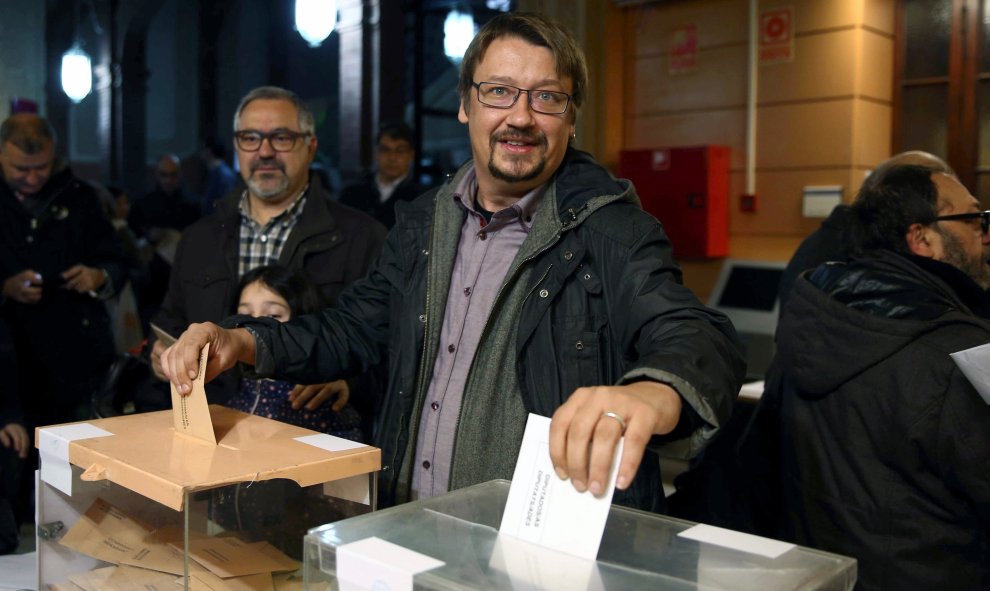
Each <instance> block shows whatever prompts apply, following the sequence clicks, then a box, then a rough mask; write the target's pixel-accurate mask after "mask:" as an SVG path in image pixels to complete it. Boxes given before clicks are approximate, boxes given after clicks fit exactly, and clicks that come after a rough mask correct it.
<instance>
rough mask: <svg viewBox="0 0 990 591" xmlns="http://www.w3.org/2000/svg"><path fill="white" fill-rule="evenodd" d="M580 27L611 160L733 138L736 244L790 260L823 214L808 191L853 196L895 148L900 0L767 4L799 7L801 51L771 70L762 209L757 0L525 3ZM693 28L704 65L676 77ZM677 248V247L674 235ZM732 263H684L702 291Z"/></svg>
mask: <svg viewBox="0 0 990 591" xmlns="http://www.w3.org/2000/svg"><path fill="white" fill-rule="evenodd" d="M519 4H520V9H521V10H535V11H539V12H543V13H544V14H548V15H550V16H552V17H554V18H556V19H558V20H560V21H561V22H562V23H563V24H565V25H566V26H568V27H569V28H571V29H572V30H574V31H575V33H576V35H577V36H578V38H579V39H580V40H581V42H582V43H583V44H584V46H585V50H586V53H587V56H588V65H589V75H590V78H591V86H592V87H593V89H592V92H591V93H589V99H588V103H587V104H586V105H585V107H584V108H583V110H582V112H581V116H580V119H579V127H578V146H579V147H581V148H582V149H585V150H588V151H590V152H592V153H593V154H595V155H596V156H597V157H598V158H599V159H600V160H601V161H602V162H604V163H605V164H606V165H608V166H610V167H612V168H613V170H614V169H615V168H616V165H617V163H618V153H619V150H621V149H626V148H629V149H634V148H649V147H658V146H692V145H700V144H723V145H728V146H729V147H730V148H731V150H732V161H731V162H732V164H731V170H730V177H731V178H730V181H731V182H730V187H731V188H730V200H729V203H730V207H729V216H730V226H729V228H730V229H729V232H730V251H731V256H733V257H736V258H750V259H774V260H786V259H788V258H790V256H791V254H792V253H793V251H794V249H795V248H796V247H797V245H798V244H799V243H800V241H801V240H802V239H803V238H804V237H805V236H807V235H808V234H809V233H810V232H812V231H814V229H815V228H817V227H818V225H819V224H820V223H821V219H816V218H804V217H803V216H802V213H801V205H802V199H801V197H802V188H803V187H804V186H807V185H841V186H842V187H843V199H844V200H845V201H847V202H848V201H850V200H851V199H852V198H853V196H854V195H855V192H856V190H858V188H859V185H860V183H861V182H862V179H863V178H864V176H865V174H866V172H867V171H869V170H870V168H872V167H873V166H874V165H875V164H876V163H878V162H880V161H881V160H883V159H885V158H887V157H888V156H889V155H890V126H891V90H892V73H893V67H894V63H893V60H894V56H893V33H894V4H895V0H761V1H760V2H759V9H760V10H767V9H772V8H776V7H786V6H790V7H792V8H793V10H794V39H795V43H794V60H793V61H792V62H789V63H779V64H767V65H762V66H760V67H759V72H758V76H759V78H758V81H759V88H758V93H757V135H756V143H757V147H756V193H757V195H758V198H759V207H758V209H757V211H756V212H753V213H749V212H743V211H741V210H740V207H739V201H740V197H741V195H742V194H743V193H744V192H745V188H746V183H745V165H746V98H747V80H748V74H747V59H748V41H749V24H748V18H749V2H748V0H679V1H678V0H668V1H665V2H652V3H650V2H647V3H644V4H642V5H638V6H630V7H626V8H619V7H616V6H615V4H614V2H613V1H612V0H587V1H584V2H574V1H573V0H520V3H519ZM689 24H694V25H696V26H697V30H698V42H699V51H698V66H697V68H696V69H695V70H694V71H691V72H688V73H683V74H675V75H671V74H669V73H668V61H669V51H668V49H669V45H670V34H671V31H672V30H673V29H675V28H677V27H681V26H684V25H689ZM675 250H676V245H675ZM720 265H721V262H720V261H711V262H685V263H684V264H683V266H684V270H685V282H686V283H687V284H688V285H689V286H691V287H692V288H693V289H694V290H695V291H696V292H697V293H698V294H699V296H701V297H702V298H705V297H707V294H708V292H709V291H710V289H711V286H712V284H713V283H714V280H715V277H716V275H717V273H718V269H719V267H720Z"/></svg>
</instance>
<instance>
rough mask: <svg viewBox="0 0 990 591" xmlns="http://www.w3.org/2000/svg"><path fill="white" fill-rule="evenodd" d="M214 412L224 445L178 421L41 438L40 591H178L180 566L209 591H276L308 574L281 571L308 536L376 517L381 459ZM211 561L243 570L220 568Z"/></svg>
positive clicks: (125, 420)
mask: <svg viewBox="0 0 990 591" xmlns="http://www.w3.org/2000/svg"><path fill="white" fill-rule="evenodd" d="M209 411H210V414H211V422H212V425H213V428H214V429H215V432H216V437H217V443H216V444H211V443H208V442H204V441H202V440H199V439H196V438H194V437H188V436H185V435H182V434H180V433H177V432H176V431H175V429H174V427H173V423H172V413H171V411H162V412H158V413H147V414H142V415H130V416H124V417H114V418H110V419H100V420H95V421H91V422H89V423H74V424H71V425H60V426H54V427H45V428H42V429H39V430H38V434H37V439H38V446H39V451H40V453H41V482H40V483H39V486H38V523H39V538H38V562H39V573H40V574H39V588H45V585H52V584H55V585H58V584H65V583H66V582H69V581H73V579H71V578H70V577H76V578H77V579H79V580H80V581H83V580H85V581H90V583H87V584H92V580H99V579H100V577H110V576H113V577H115V578H114V579H112V581H118V580H122V579H123V578H126V580H128V581H130V580H134V578H135V577H137V578H138V580H140V581H145V582H147V581H154V580H158V579H159V578H161V577H162V576H163V575H162V574H148V573H143V572H141V571H140V570H135V569H144V570H147V571H152V572H153V573H168V574H170V575H171V576H172V577H173V582H174V579H175V577H182V578H184V577H185V575H184V573H185V572H186V571H185V570H184V569H183V570H181V571H180V572H178V573H176V572H174V571H176V570H178V569H177V567H176V566H175V565H176V564H179V565H180V566H184V565H185V564H186V563H188V564H189V571H188V572H189V573H190V574H189V576H190V577H192V576H193V574H195V576H196V577H198V578H199V581H198V583H197V585H200V584H202V585H200V588H214V589H222V588H223V587H222V586H220V587H210V586H209V585H208V584H207V583H206V582H205V579H209V578H211V577H217V578H219V579H220V580H227V579H231V578H233V577H253V579H250V580H252V581H256V580H258V579H261V580H265V581H267V580H268V578H271V577H273V576H274V577H280V576H283V575H280V574H279V573H290V574H291V573H293V572H295V571H296V570H298V564H295V565H294V566H293V567H292V568H291V569H288V570H286V569H276V568H274V567H273V568H271V569H269V568H268V566H270V563H271V562H272V561H271V560H269V559H270V558H271V557H272V555H273V553H274V552H276V551H277V552H278V553H279V554H280V555H284V556H287V557H289V558H291V559H293V560H299V559H301V556H302V539H303V536H304V535H305V533H306V531H307V530H308V529H310V528H312V527H316V526H318V525H322V524H325V523H330V522H335V521H337V520H339V519H341V518H345V517H350V516H354V515H359V514H363V513H366V512H369V511H370V510H371V509H372V507H373V501H374V499H373V498H372V495H371V492H372V491H373V490H374V477H375V474H376V473H377V470H379V469H380V451H379V450H378V449H376V448H373V447H370V446H366V445H362V444H358V443H355V442H351V441H347V440H342V439H339V438H335V437H331V436H329V435H324V434H321V433H317V432H314V431H310V430H308V429H303V428H300V427H295V426H292V425H288V424H284V423H279V422H277V421H272V420H270V419H265V418H263V417H257V416H253V415H249V414H245V413H241V412H238V411H235V410H231V409H228V408H225V407H222V406H216V405H211V406H210V407H209ZM340 491H346V493H347V494H342V493H341V492H340ZM94 540H99V543H95V542H94ZM153 542H154V543H153ZM208 556H224V557H225V560H223V561H222V562H223V564H225V565H227V566H228V567H229V568H233V567H237V568H233V570H227V571H222V570H218V568H219V564H217V565H214V566H215V567H217V568H210V565H209V564H207V563H208V560H207V559H206V557H208ZM265 557H268V558H265ZM176 559H178V562H176ZM235 559H236V560H235ZM231 565H233V567H232V566H231ZM245 565H247V566H248V567H249V570H254V569H259V572H244V571H243V570H241V567H243V566H245ZM282 566H285V563H283V564H282ZM109 567H115V568H116V570H112V571H111V570H107V569H108V568H109ZM273 573H274V574H273ZM145 576H146V577H151V578H150V579H147V580H146V579H141V578H140V577H145ZM288 576H289V575H284V576H283V578H285V577H288ZM265 577H268V578H265ZM287 580H289V581H291V577H289V579H287ZM115 584H116V583H113V584H102V585H97V587H95V588H116V587H114V585H115ZM142 584H143V583H142ZM148 584H151V583H148ZM72 585H74V586H70V587H68V588H72V589H76V587H77V586H80V585H78V583H77V582H73V583H72ZM125 586H126V585H125ZM83 588H87V587H85V586H83ZM147 588H151V587H147ZM189 588H193V587H189ZM250 588H252V589H253V588H267V587H265V585H262V586H261V587H250ZM280 588H281V587H280Z"/></svg>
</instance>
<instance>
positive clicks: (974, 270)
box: [936, 228, 990, 289]
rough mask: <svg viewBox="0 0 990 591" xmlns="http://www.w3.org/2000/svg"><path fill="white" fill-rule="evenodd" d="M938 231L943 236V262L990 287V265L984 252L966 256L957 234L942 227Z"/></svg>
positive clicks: (985, 286)
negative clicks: (975, 255) (978, 254)
mask: <svg viewBox="0 0 990 591" xmlns="http://www.w3.org/2000/svg"><path fill="white" fill-rule="evenodd" d="M936 231H937V232H938V233H939V235H940V236H941V237H942V247H943V250H944V252H945V254H944V255H943V258H942V262H943V263H946V264H949V265H952V266H953V267H955V268H957V269H959V270H960V271H962V272H963V273H965V274H966V275H968V276H969V278H970V279H972V280H973V281H975V282H976V283H977V284H978V285H979V286H980V287H982V288H983V289H988V288H990V266H988V265H987V260H986V257H985V256H984V255H983V252H982V251H981V252H980V256H979V257H975V258H972V259H971V258H969V257H967V256H966V251H965V249H963V245H962V241H960V240H959V239H958V238H957V237H956V236H955V234H952V233H951V232H946V231H944V230H942V229H941V228H936Z"/></svg>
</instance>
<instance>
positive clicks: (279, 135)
mask: <svg viewBox="0 0 990 591" xmlns="http://www.w3.org/2000/svg"><path fill="white" fill-rule="evenodd" d="M311 135H313V134H311V133H309V132H308V131H289V130H284V131H272V132H270V133H263V132H260V131H238V132H235V133H234V141H235V142H237V148H238V149H239V150H242V151H244V152H257V151H258V150H260V149H261V144H262V142H264V141H265V140H268V143H269V144H271V146H272V149H273V150H275V151H276V152H289V151H291V150H292V149H293V148H295V147H296V143H298V142H299V138H304V137H309V136H311Z"/></svg>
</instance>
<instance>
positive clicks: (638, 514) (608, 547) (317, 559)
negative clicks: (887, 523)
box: [304, 480, 856, 591]
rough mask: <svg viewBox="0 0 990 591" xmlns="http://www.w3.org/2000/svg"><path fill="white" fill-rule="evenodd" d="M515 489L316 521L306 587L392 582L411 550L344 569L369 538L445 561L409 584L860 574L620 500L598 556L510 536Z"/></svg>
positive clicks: (741, 582) (793, 584)
mask: <svg viewBox="0 0 990 591" xmlns="http://www.w3.org/2000/svg"><path fill="white" fill-rule="evenodd" d="M508 492H509V482H508V481H504V480H494V481H491V482H486V483H483V484H479V485H475V486H472V487H469V488H465V489H461V490H458V491H454V492H452V493H449V494H446V495H443V496H440V497H434V498H431V499H425V500H421V501H416V502H412V503H408V504H405V505H400V506H397V507H392V508H389V509H384V510H381V511H377V512H375V513H370V514H367V515H361V516H358V517H354V518H351V519H347V520H344V521H339V522H336V523H331V524H328V525H324V526H321V527H318V528H315V529H313V530H311V531H310V532H309V534H308V535H307V536H306V541H305V557H304V562H305V565H304V569H305V571H304V578H305V583H306V588H307V589H309V590H310V591H315V590H323V589H332V590H340V591H346V590H363V589H368V588H376V589H377V588H389V587H385V586H382V584H381V583H380V582H378V581H377V580H376V579H379V578H387V577H388V575H387V574H384V573H385V572H386V571H388V570H391V569H394V568H397V566H396V565H398V564H399V563H400V561H401V559H404V558H408V557H404V556H402V555H401V554H400V553H397V554H395V555H394V556H395V559H394V561H387V560H380V561H379V562H378V563H377V566H367V564H369V562H362V563H361V566H362V567H364V568H365V569H367V570H368V571H374V574H372V575H368V573H367V572H365V573H362V576H358V577H354V578H348V577H347V576H346V575H343V576H341V577H340V578H338V576H337V575H338V572H343V571H344V570H345V568H346V569H347V570H348V571H349V572H353V571H352V570H351V569H352V568H353V563H346V562H345V561H348V560H352V556H353V553H352V552H351V550H350V548H354V547H356V546H364V545H365V543H366V542H367V541H369V540H370V541H373V542H375V543H378V542H379V541H380V540H384V542H385V543H386V544H388V546H389V547H391V544H394V545H396V546H398V547H401V548H400V552H405V551H406V550H411V551H413V552H416V553H419V554H422V555H425V556H424V557H423V559H424V560H427V561H429V560H430V559H435V560H434V562H435V561H441V562H442V565H440V566H435V564H431V565H428V567H430V568H429V570H422V571H421V572H418V574H414V575H413V576H412V584H411V587H407V588H413V589H417V590H420V589H445V590H446V589H517V590H518V589H526V590H536V589H566V590H568V591H574V590H583V589H596V590H597V589H609V590H611V589H622V590H624V591H627V590H633V589H649V590H658V589H664V590H668V589H669V590H688V589H690V590H692V591H697V590H715V589H731V590H733V591H747V590H752V591H757V590H759V591H764V590H767V589H774V590H787V589H802V590H811V589H825V590H832V589H835V590H848V589H852V588H853V585H854V584H855V582H856V561H855V560H854V559H852V558H847V557H844V556H839V555H836V554H829V553H826V552H820V551H817V550H811V549H808V548H802V547H799V546H793V547H790V549H788V550H786V551H784V552H783V553H782V554H780V555H779V556H777V557H776V558H768V557H765V556H762V555H759V554H755V553H751V552H744V551H740V550H734V549H730V548H728V547H725V546H723V545H717V544H715V543H706V542H700V541H695V540H694V539H689V538H688V537H684V536H681V535H678V534H681V533H682V532H685V531H686V530H689V529H692V528H694V526H695V524H693V523H690V522H687V521H683V520H679V519H673V518H670V517H665V516H662V515H657V514H653V513H646V512H643V511H637V510H634V509H628V508H625V507H620V506H616V505H613V506H612V507H611V509H610V512H609V515H608V521H607V523H606V526H605V533H604V536H603V538H602V543H601V547H600V549H599V552H598V558H597V560H586V559H582V558H579V557H576V556H571V555H568V554H563V553H561V552H557V551H554V550H550V549H547V548H543V547H539V546H535V545H533V544H530V543H527V542H524V541H522V540H518V539H515V538H510V537H507V536H505V535H502V536H500V535H499V534H498V527H499V524H500V523H501V519H502V511H503V508H504V507H505V503H506V498H507V497H508ZM576 518H577V519H580V516H576ZM694 529H695V530H698V529H703V528H694ZM722 531H724V532H727V533H729V534H736V532H728V530H722ZM738 535H741V534H738ZM754 538H755V536H754ZM379 539H380V540H379ZM756 539H757V540H764V541H767V542H771V543H774V544H781V543H779V542H774V541H770V540H765V539H763V538H756ZM359 541H363V542H361V543H360V544H353V543H354V542H359ZM348 545H349V546H348ZM342 546H344V549H341V547H342ZM345 551H347V556H344V554H345ZM389 556H390V557H391V556H393V555H392V554H390V555H389ZM427 557H428V558H427ZM338 559H339V561H338ZM386 562H389V564H386ZM406 563H407V564H408V561H407V562H406ZM372 564H374V563H372ZM338 569H340V570H338ZM412 572H416V571H412ZM358 579H364V580H363V581H360V582H355V581H357V580H358ZM368 581H371V583H369V582H368ZM387 584H388V583H386V585H387ZM391 588H392V589H393V591H395V590H396V587H394V586H393V587H391Z"/></svg>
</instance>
